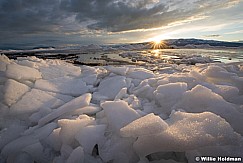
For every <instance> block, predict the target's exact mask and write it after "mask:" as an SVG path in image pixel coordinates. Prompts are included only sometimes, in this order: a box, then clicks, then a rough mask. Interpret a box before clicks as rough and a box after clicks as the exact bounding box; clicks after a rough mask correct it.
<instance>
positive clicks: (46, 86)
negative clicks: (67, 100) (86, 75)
mask: <svg viewBox="0 0 243 163" xmlns="http://www.w3.org/2000/svg"><path fill="white" fill-rule="evenodd" d="M35 88H37V89H41V90H45V91H50V92H56V93H61V94H68V95H72V96H79V95H82V94H84V93H87V92H88V90H89V89H88V87H87V86H86V83H85V82H83V80H82V79H75V78H71V77H60V78H55V79H50V80H43V79H41V80H37V81H36V82H35Z"/></svg>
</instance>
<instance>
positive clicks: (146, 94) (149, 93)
mask: <svg viewBox="0 0 243 163" xmlns="http://www.w3.org/2000/svg"><path fill="white" fill-rule="evenodd" d="M154 91H155V88H153V87H151V86H150V85H148V84H146V85H144V86H141V87H139V88H138V89H136V90H134V91H133V93H134V94H135V95H137V96H138V97H142V98H147V99H149V100H153V99H154V94H153V92H154Z"/></svg>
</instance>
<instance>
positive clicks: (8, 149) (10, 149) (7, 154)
mask: <svg viewBox="0 0 243 163" xmlns="http://www.w3.org/2000/svg"><path fill="white" fill-rule="evenodd" d="M37 142H38V139H37V138H35V137H34V136H32V135H29V136H22V137H20V138H18V139H15V140H14V141H12V142H10V143H8V144H7V145H5V146H4V148H3V149H2V150H1V154H0V156H1V157H2V158H3V159H4V160H6V159H7V158H11V157H13V158H15V155H16V154H17V153H18V152H19V151H21V150H22V149H23V148H24V147H26V146H28V145H31V144H35V143H37Z"/></svg>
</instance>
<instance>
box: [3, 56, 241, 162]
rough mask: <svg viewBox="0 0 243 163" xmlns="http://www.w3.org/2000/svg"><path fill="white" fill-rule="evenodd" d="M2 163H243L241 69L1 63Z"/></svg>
mask: <svg viewBox="0 0 243 163" xmlns="http://www.w3.org/2000/svg"><path fill="white" fill-rule="evenodd" d="M0 90H1V91H0V92H1V94H0V108H1V109H0V127H1V128H0V129H1V131H0V152H1V154H0V162H27V163H28V162H34V161H35V162H43V163H44V162H56V163H60V162H68V163H71V162H85V163H86V162H90V163H93V162H97V163H101V162H114V163H117V162H123V163H126V162H127V163H128V162H130V163H135V162H139V163H148V162H153V163H157V162H173V163H174V162H187V161H188V162H195V157H196V156H213V157H217V156H222V157H224V156H227V157H228V156H231V157H243V154H242V151H243V144H242V143H243V139H242V135H243V126H242V124H243V63H235V64H224V63H208V64H196V65H195V66H186V65H174V64H166V63H164V64H163V67H161V68H160V69H157V71H155V72H153V71H150V70H148V69H146V68H143V67H136V66H132V65H130V66H97V67H89V66H75V65H72V64H69V63H66V62H64V61H61V60H42V59H38V58H36V57H28V58H18V59H17V60H9V59H8V58H7V57H6V56H4V55H2V56H0Z"/></svg>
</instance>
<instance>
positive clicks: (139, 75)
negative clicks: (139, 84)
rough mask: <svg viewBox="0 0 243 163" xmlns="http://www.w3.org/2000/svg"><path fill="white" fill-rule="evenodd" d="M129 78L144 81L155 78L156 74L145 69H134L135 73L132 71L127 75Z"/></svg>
mask: <svg viewBox="0 0 243 163" xmlns="http://www.w3.org/2000/svg"><path fill="white" fill-rule="evenodd" d="M127 77H129V78H133V79H141V80H144V79H148V78H153V77H154V73H153V72H152V71H149V70H147V69H144V68H137V69H134V70H133V71H132V70H131V69H130V70H129V71H128V73H127Z"/></svg>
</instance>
